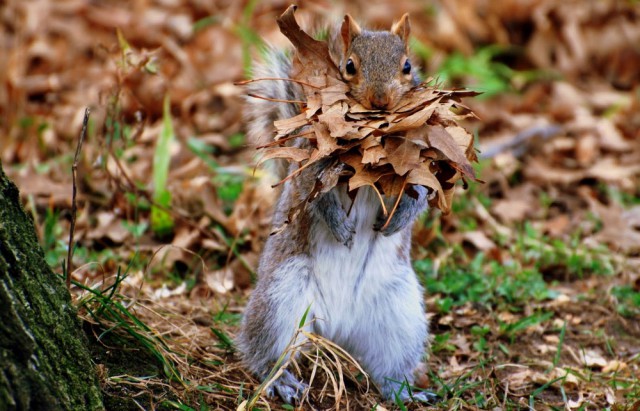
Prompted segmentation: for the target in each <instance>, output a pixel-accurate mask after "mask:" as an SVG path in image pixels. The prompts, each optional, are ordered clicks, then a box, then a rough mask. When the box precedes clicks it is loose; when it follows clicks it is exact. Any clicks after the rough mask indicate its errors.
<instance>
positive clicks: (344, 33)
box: [340, 14, 362, 53]
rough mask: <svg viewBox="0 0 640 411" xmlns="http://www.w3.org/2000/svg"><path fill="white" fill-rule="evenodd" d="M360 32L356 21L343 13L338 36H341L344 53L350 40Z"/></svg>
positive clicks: (349, 44)
mask: <svg viewBox="0 0 640 411" xmlns="http://www.w3.org/2000/svg"><path fill="white" fill-rule="evenodd" d="M361 32H362V29H361V28H360V26H358V23H356V21H355V20H354V19H353V18H352V17H351V16H350V15H348V14H347V15H345V16H344V21H343V22H342V27H340V37H342V45H343V46H344V52H345V53H346V52H347V50H349V47H350V46H351V40H353V38H354V37H356V36H358V35H359V34H360V33H361Z"/></svg>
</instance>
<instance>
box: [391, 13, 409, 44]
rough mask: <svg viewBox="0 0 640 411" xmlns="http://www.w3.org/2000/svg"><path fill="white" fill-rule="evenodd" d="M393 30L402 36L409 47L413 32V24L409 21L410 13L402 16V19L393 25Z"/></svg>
mask: <svg viewBox="0 0 640 411" xmlns="http://www.w3.org/2000/svg"><path fill="white" fill-rule="evenodd" d="M391 32H392V33H393V34H396V35H398V36H400V38H401V39H402V42H403V43H404V45H405V47H408V45H409V33H410V32H411V24H410V23H409V13H405V14H404V16H402V18H401V19H400V21H398V22H397V23H395V24H394V25H393V26H391Z"/></svg>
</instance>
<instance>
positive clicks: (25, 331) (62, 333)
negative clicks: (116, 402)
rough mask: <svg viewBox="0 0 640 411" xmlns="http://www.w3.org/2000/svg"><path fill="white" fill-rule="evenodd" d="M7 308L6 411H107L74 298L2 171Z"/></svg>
mask: <svg viewBox="0 0 640 411" xmlns="http://www.w3.org/2000/svg"><path fill="white" fill-rule="evenodd" d="M0 307H1V308H0V411H5V410H36V411H37V410H101V409H103V406H102V398H101V394H100V389H99V386H98V381H97V376H96V372H95V369H94V366H93V364H92V362H91V358H90V356H89V352H88V349H87V340H86V336H85V335H84V334H83V333H82V331H81V328H80V322H79V320H78V317H77V315H76V310H75V308H74V306H73V304H72V303H71V298H70V296H69V292H68V291H67V289H66V287H65V285H64V282H63V279H62V278H61V277H60V276H58V275H56V274H55V273H54V272H53V271H52V270H51V268H50V267H49V266H48V265H47V263H46V262H45V259H44V254H43V252H42V249H41V248H40V245H39V244H38V240H37V237H36V234H35V228H34V226H33V221H32V220H31V218H30V217H29V216H28V215H27V214H26V213H25V211H24V209H23V208H22V206H21V204H20V198H19V193H18V189H17V187H16V186H15V185H14V184H13V183H12V182H11V181H9V180H8V179H7V177H6V176H5V174H4V171H3V170H2V165H1V164H0Z"/></svg>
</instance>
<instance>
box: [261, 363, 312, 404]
mask: <svg viewBox="0 0 640 411" xmlns="http://www.w3.org/2000/svg"><path fill="white" fill-rule="evenodd" d="M308 388H309V386H308V385H307V384H305V383H304V382H302V381H298V379H297V378H296V377H294V376H293V374H291V372H289V370H284V372H283V373H282V375H281V376H280V377H279V378H278V379H277V380H275V381H274V382H273V383H272V384H271V385H269V387H267V390H266V393H267V396H268V397H269V398H275V397H276V395H277V396H278V397H280V398H282V401H284V402H285V403H287V404H299V403H300V401H301V400H302V394H303V393H304V392H305V390H307V389H308Z"/></svg>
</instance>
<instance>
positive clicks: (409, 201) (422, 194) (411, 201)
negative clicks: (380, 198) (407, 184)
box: [373, 186, 429, 236]
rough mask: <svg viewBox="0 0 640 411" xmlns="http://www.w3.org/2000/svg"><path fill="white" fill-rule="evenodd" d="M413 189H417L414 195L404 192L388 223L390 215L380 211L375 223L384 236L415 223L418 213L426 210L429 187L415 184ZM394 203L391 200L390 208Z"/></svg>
mask: <svg viewBox="0 0 640 411" xmlns="http://www.w3.org/2000/svg"><path fill="white" fill-rule="evenodd" d="M412 189H413V190H414V191H415V194H414V195H408V194H407V193H404V194H402V198H401V199H400V204H398V207H397V208H396V210H395V212H394V213H393V216H391V221H389V222H388V223H387V220H388V219H389V217H388V216H385V215H384V214H382V213H380V215H379V216H378V219H377V220H376V222H375V224H374V225H373V229H374V230H376V231H380V232H381V233H382V234H383V235H384V236H390V235H392V234H395V233H397V232H398V231H401V230H403V229H404V228H406V227H407V226H410V225H411V224H413V222H414V220H415V219H416V218H417V217H418V215H419V214H420V213H421V212H423V211H424V210H426V208H427V204H428V202H427V197H428V195H429V189H427V188H426V187H423V186H414V187H412ZM392 204H393V202H392V201H390V202H389V206H390V208H392V207H393V206H392Z"/></svg>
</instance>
